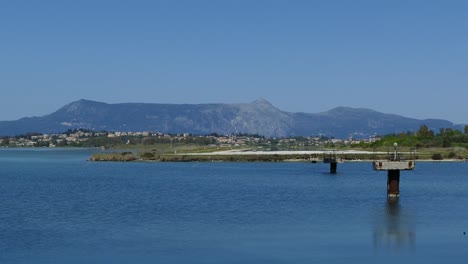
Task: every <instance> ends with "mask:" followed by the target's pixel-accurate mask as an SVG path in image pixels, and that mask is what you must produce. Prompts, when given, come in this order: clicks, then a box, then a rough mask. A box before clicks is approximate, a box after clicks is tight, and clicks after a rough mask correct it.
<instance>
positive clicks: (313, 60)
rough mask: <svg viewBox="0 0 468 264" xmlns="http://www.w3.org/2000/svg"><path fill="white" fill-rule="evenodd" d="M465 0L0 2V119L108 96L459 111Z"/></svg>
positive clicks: (465, 99) (307, 108)
mask: <svg viewBox="0 0 468 264" xmlns="http://www.w3.org/2000/svg"><path fill="white" fill-rule="evenodd" d="M467 47H468V1H461V0H460V1H456V0H453V1H429V0H426V1H423V0H421V1H417V0H414V1H399V0H392V1H383V0H382V1H379V0H374V1H371V0H369V1H359V0H358V1H345V0H342V1H334V0H331V1H325V0H323V1H312V0H310V1H293V0H291V1H275V0H269V1H268V0H264V1H260V0H259V1H254V0H250V1H247V0H246V1H244V0H237V1H228V0H226V1H221V0H219V1H203V0H197V1H178V0H167V1H156V0H154V1H137V0H133V1H130V0H129V1H104V0H95V1H86V0H82V1H70V0H68V1H67V0H62V1H47V0H44V1H33V0H31V1H21V0H19V1H1V2H0V60H1V63H0V87H1V91H2V97H1V98H2V103H1V104H0V120H13V119H17V118H20V117H25V116H41V115H45V114H49V113H51V112H53V111H55V110H57V109H58V108H60V107H61V106H63V105H65V104H67V103H69V102H72V101H75V100H78V99H81V98H85V99H90V100H96V101H103V102H107V103H120V102H148V103H196V104H199V103H241V102H251V101H254V100H255V99H257V98H259V97H262V98H265V99H266V100H268V101H270V102H271V103H272V104H274V105H276V106H277V107H278V108H280V109H282V110H285V111H289V112H310V113H315V112H321V111H326V110H329V109H331V108H334V107H337V106H351V107H362V108H371V109H374V110H377V111H381V112H385V113H394V114H400V115H404V116H408V117H414V118H420V119H424V118H443V119H448V120H450V121H452V122H455V123H466V124H468V110H467V106H468V48H467Z"/></svg>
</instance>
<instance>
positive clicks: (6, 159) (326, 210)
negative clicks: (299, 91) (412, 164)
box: [0, 149, 468, 263]
mask: <svg viewBox="0 0 468 264" xmlns="http://www.w3.org/2000/svg"><path fill="white" fill-rule="evenodd" d="M90 154H91V151H90V150H48V149H41V150H36V149H28V150H18V149H15V150H10V149H3V150H0V263H376V262H379V263H392V262H395V261H399V262H401V263H410V262H411V263H423V262H424V263H427V262H429V263H441V262H444V263H467V259H468V234H467V235H464V234H463V232H466V233H468V163H422V162H419V163H417V168H416V170H415V171H414V172H402V175H401V183H400V191H401V198H400V200H399V201H398V203H397V204H391V203H388V202H387V199H386V174H385V173H384V172H374V171H373V170H372V168H371V165H370V163H344V164H339V165H338V171H339V173H338V174H337V175H330V174H328V173H327V172H328V167H327V165H326V164H310V163H93V162H87V161H86V159H87V158H88V157H89V156H90Z"/></svg>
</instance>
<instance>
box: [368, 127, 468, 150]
mask: <svg viewBox="0 0 468 264" xmlns="http://www.w3.org/2000/svg"><path fill="white" fill-rule="evenodd" d="M394 143H398V144H399V145H400V146H406V147H416V148H430V147H444V148H448V147H465V148H467V147H468V125H467V126H465V128H464V131H460V130H455V129H451V128H441V129H440V130H439V132H438V133H435V132H434V131H433V130H431V129H429V128H428V127H427V126H426V125H422V126H421V127H420V128H419V130H418V131H416V132H407V133H400V134H392V135H387V136H385V137H383V138H382V139H381V140H379V141H377V142H374V143H372V144H371V147H381V146H387V147H388V146H392V145H393V144H394Z"/></svg>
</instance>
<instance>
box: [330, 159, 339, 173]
mask: <svg viewBox="0 0 468 264" xmlns="http://www.w3.org/2000/svg"><path fill="white" fill-rule="evenodd" d="M337 167H338V163H336V162H331V163H330V173H333V174H335V173H336V168H337Z"/></svg>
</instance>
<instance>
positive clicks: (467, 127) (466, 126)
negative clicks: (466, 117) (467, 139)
mask: <svg viewBox="0 0 468 264" xmlns="http://www.w3.org/2000/svg"><path fill="white" fill-rule="evenodd" d="M465 135H468V125H465Z"/></svg>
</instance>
